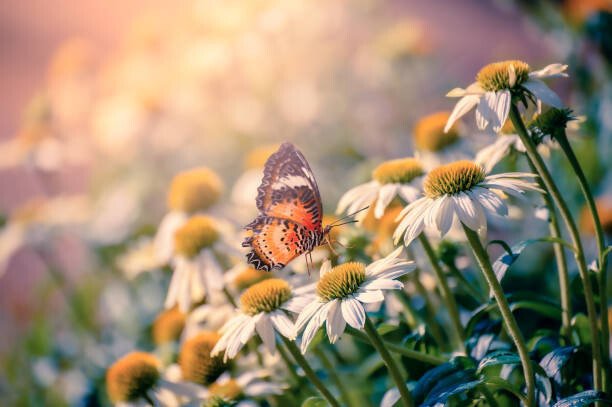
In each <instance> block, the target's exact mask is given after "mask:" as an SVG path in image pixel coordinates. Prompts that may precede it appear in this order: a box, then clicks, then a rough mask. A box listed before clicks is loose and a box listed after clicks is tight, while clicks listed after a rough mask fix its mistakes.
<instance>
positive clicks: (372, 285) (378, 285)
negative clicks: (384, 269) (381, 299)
mask: <svg viewBox="0 0 612 407" xmlns="http://www.w3.org/2000/svg"><path fill="white" fill-rule="evenodd" d="M361 288H363V289H364V290H365V289H367V290H401V289H402V288H404V284H402V282H401V281H397V280H390V279H386V278H377V279H376V280H370V281H367V282H365V283H363V285H362V286H361Z"/></svg>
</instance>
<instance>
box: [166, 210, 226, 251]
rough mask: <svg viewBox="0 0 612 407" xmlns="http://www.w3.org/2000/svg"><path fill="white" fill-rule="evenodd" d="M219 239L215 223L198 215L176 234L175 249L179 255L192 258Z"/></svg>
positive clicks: (206, 217)
mask: <svg viewBox="0 0 612 407" xmlns="http://www.w3.org/2000/svg"><path fill="white" fill-rule="evenodd" d="M218 239H219V232H218V231H217V228H216V227H215V223H214V221H213V220H212V219H211V218H210V217H208V216H204V215H196V216H193V217H191V218H190V219H189V220H188V221H187V222H185V224H184V225H183V226H181V227H180V228H179V229H178V230H177V231H176V232H175V233H174V248H175V250H176V252H177V253H179V254H181V255H183V256H185V257H187V258H192V257H194V256H196V255H197V254H198V253H200V251H201V250H202V249H205V248H207V247H211V246H212V245H213V244H215V242H216V241H217V240H218Z"/></svg>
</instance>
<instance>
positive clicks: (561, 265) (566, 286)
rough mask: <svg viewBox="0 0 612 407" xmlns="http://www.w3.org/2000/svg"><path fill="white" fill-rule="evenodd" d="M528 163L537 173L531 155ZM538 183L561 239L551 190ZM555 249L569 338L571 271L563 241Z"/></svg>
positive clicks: (563, 326) (554, 233)
mask: <svg viewBox="0 0 612 407" xmlns="http://www.w3.org/2000/svg"><path fill="white" fill-rule="evenodd" d="M527 163H528V164H529V167H530V168H531V171H532V172H533V173H536V172H537V171H536V168H535V166H534V165H533V162H532V161H531V159H530V158H529V157H527ZM537 181H538V185H539V186H540V188H541V189H542V190H543V191H544V193H543V194H542V197H543V198H544V203H545V204H546V208H548V213H549V220H548V229H549V230H550V235H551V236H552V237H554V238H559V239H561V238H562V237H563V236H561V230H560V229H559V220H558V219H557V211H556V209H555V206H554V204H553V202H552V199H551V198H550V192H549V191H548V188H546V185H544V182H542V180H541V179H540V178H538V180H537ZM553 251H554V253H555V260H556V262H557V274H558V276H559V291H560V293H559V296H560V300H561V333H562V335H563V336H565V337H566V338H569V336H570V332H571V329H572V301H571V296H570V282H569V272H568V270H567V260H566V258H565V251H564V248H563V245H562V244H561V243H553Z"/></svg>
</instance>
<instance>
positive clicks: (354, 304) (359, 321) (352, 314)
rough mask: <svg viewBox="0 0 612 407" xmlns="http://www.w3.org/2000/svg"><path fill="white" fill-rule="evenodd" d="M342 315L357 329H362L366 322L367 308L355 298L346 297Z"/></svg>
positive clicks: (343, 302) (343, 301)
mask: <svg viewBox="0 0 612 407" xmlns="http://www.w3.org/2000/svg"><path fill="white" fill-rule="evenodd" d="M341 308H342V316H343V317H344V320H346V322H347V323H348V324H349V325H350V326H352V327H353V328H355V329H362V328H363V325H364V324H365V318H366V315H365V310H364V309H363V305H361V304H360V303H359V301H357V300H356V299H354V298H345V299H343V300H342V305H341Z"/></svg>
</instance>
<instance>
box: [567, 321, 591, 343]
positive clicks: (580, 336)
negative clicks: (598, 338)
mask: <svg viewBox="0 0 612 407" xmlns="http://www.w3.org/2000/svg"><path fill="white" fill-rule="evenodd" d="M571 326H572V336H574V339H575V340H576V342H577V343H579V344H580V345H585V346H587V345H588V346H590V345H591V327H590V325H589V318H588V317H587V316H586V315H584V314H576V315H575V316H574V318H572V321H571Z"/></svg>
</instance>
